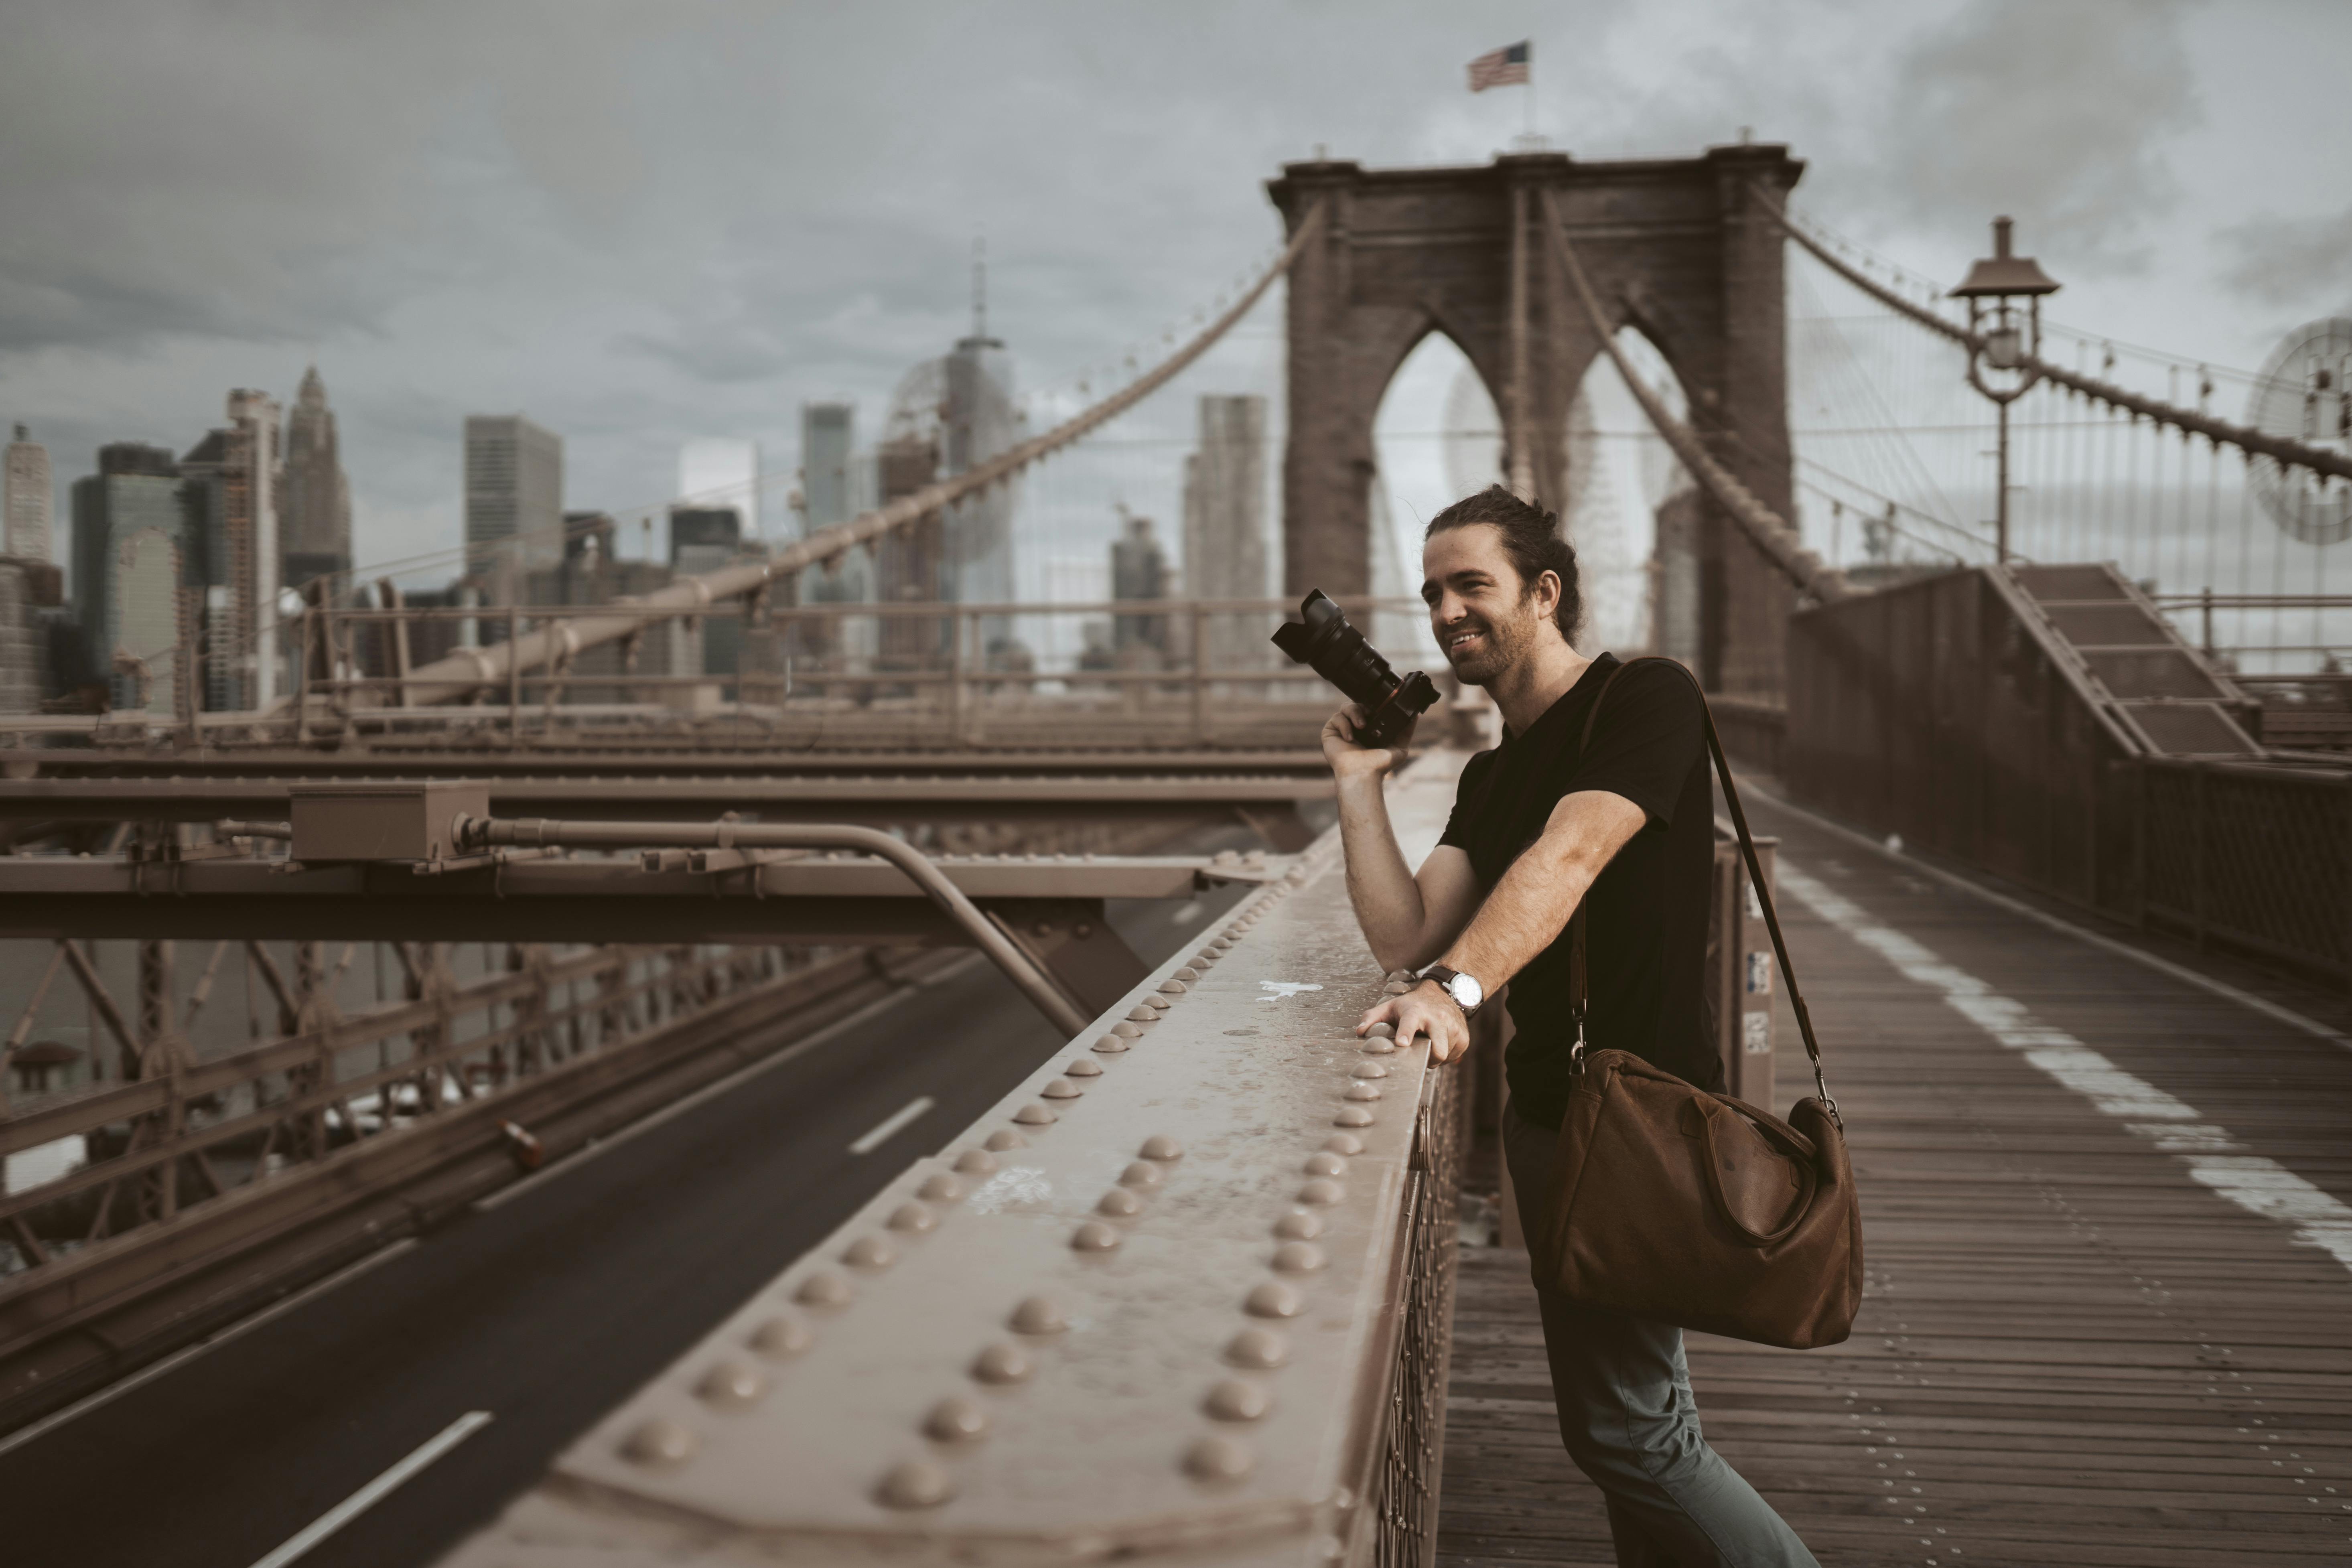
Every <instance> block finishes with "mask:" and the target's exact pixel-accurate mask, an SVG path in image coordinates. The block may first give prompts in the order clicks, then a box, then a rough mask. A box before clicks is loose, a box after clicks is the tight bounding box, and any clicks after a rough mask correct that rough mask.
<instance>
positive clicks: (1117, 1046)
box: [1095, 1035, 1127, 1057]
mask: <svg viewBox="0 0 2352 1568" xmlns="http://www.w3.org/2000/svg"><path fill="white" fill-rule="evenodd" d="M1095 1049H1097V1050H1098V1051H1100V1052H1102V1054H1103V1055H1105V1056H1107V1057H1113V1056H1117V1055H1118V1053H1119V1052H1121V1051H1123V1050H1125V1049H1127V1042H1126V1041H1125V1040H1122V1039H1120V1038H1119V1037H1118V1036H1117V1035H1105V1036H1104V1037H1102V1038H1101V1039H1099V1040H1097V1041H1096V1042H1095Z"/></svg>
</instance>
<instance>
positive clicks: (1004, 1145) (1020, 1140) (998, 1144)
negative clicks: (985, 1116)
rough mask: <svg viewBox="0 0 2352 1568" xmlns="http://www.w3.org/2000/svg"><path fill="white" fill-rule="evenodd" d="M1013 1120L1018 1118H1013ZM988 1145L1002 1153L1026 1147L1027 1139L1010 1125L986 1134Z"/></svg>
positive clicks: (1027, 1145)
mask: <svg viewBox="0 0 2352 1568" xmlns="http://www.w3.org/2000/svg"><path fill="white" fill-rule="evenodd" d="M1015 1120H1016V1121H1017V1120H1019V1119H1018V1118H1015ZM988 1146H989V1147H990V1148H991V1149H993V1150H994V1151H996V1152H998V1153H1000V1154H1003V1153H1006V1152H1010V1151H1012V1150H1014V1149H1026V1148H1027V1147H1029V1140H1027V1139H1026V1138H1024V1137H1023V1136H1021V1134H1020V1133H1018V1132H1015V1131H1013V1129H1012V1128H1010V1127H1000V1128H998V1129H997V1130H996V1131H993V1132H992V1133H990V1134H989V1135H988Z"/></svg>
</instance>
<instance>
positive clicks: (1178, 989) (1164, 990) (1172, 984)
mask: <svg viewBox="0 0 2352 1568" xmlns="http://www.w3.org/2000/svg"><path fill="white" fill-rule="evenodd" d="M1193 978H1195V979H1198V978H1199V976H1198V975H1195V976H1194V977H1193ZM1190 989H1191V987H1190V986H1188V985H1186V984H1184V983H1183V982H1182V981H1181V980H1178V979H1175V978H1174V977H1172V976H1171V977H1170V978H1169V979H1166V980H1163V981H1161V982H1160V994H1161V995H1162V996H1181V995H1182V994H1184V993H1185V992H1186V991H1188V990H1190ZM1160 1005H1161V1006H1163V1007H1165V1006H1166V1005H1168V1004H1167V1003H1165V1002H1162V1003H1160Z"/></svg>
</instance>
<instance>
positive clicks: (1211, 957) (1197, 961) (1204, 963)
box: [1178, 947, 1221, 973]
mask: <svg viewBox="0 0 2352 1568" xmlns="http://www.w3.org/2000/svg"><path fill="white" fill-rule="evenodd" d="M1220 956H1221V955H1220V954H1219V953H1218V952H1217V950H1216V949H1215V948H1213V947H1204V948H1202V950H1201V951H1200V952H1196V953H1194V954H1193V955H1192V967H1193V968H1195V969H1206V968H1208V967H1209V966H1210V965H1211V964H1213V963H1216V962H1217V960H1218V958H1219V957H1220ZM1178 973H1182V972H1181V971H1179V972H1178Z"/></svg>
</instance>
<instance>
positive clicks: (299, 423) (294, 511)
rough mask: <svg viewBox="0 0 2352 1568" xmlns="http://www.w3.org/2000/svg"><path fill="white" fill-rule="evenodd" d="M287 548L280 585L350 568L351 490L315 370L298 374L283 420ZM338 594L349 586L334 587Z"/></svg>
mask: <svg viewBox="0 0 2352 1568" xmlns="http://www.w3.org/2000/svg"><path fill="white" fill-rule="evenodd" d="M279 535H280V539H281V541H282V542H283V544H284V547H285V554H284V561H283V571H282V573H281V576H280V580H281V581H283V582H284V583H285V584H287V585H288V586H289V587H295V588H299V587H300V586H301V585H302V584H305V583H308V582H310V580H311V579H312V578H314V577H323V576H326V575H329V574H341V573H347V572H349V571H350V570H351V567H352V491H351V486H350V484H349V483H348V482H346V481H345V479H344V478H343V465H342V459H341V454H340V452H339V450H338V445H337V442H336V438H335V415H334V411H333V410H332V409H331V408H329V407H328V406H327V388H326V384H324V383H323V382H321V381H320V379H319V369H318V367H317V366H316V365H313V366H311V367H310V369H309V370H307V371H305V372H304V373H303V374H302V387H301V390H300V391H299V393H297V394H296V395H295V398H294V407H293V409H292V411H291V412H289V414H288V415H287V416H286V489H285V518H284V521H283V523H282V525H281V527H280V529H279ZM336 587H337V592H338V593H339V594H348V593H349V592H350V591H351V584H348V583H338V584H336Z"/></svg>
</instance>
